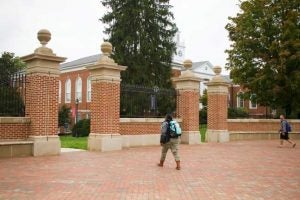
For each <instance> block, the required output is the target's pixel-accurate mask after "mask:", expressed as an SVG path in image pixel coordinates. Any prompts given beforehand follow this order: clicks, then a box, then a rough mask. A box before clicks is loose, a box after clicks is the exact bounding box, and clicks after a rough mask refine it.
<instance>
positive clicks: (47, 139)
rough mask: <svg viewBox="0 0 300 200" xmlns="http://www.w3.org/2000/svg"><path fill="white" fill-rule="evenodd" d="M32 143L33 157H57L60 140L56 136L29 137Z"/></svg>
mask: <svg viewBox="0 0 300 200" xmlns="http://www.w3.org/2000/svg"><path fill="white" fill-rule="evenodd" d="M29 140H31V141H33V143H34V145H33V152H32V154H33V156H46V155H59V154H60V146H61V144H60V139H59V136H57V135H51V136H30V137H29Z"/></svg>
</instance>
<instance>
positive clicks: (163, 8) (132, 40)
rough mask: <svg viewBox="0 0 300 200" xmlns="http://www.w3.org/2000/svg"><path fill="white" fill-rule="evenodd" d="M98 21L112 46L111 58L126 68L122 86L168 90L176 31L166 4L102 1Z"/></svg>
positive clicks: (148, 0)
mask: <svg viewBox="0 0 300 200" xmlns="http://www.w3.org/2000/svg"><path fill="white" fill-rule="evenodd" d="M102 4H103V6H105V7H106V8H107V9H108V11H107V13H106V14H105V15H104V16H103V17H102V18H101V21H102V22H103V23H105V24H106V25H107V27H106V28H105V31H104V33H105V34H107V35H108V41H109V42H111V43H112V45H113V52H114V54H113V56H112V57H113V58H114V59H115V61H116V62H117V63H119V64H121V65H125V66H128V69H127V70H126V71H124V72H122V75H121V76H122V81H123V83H125V84H131V85H144V86H148V87H153V86H158V87H159V88H171V87H172V83H171V79H170V77H171V62H172V56H173V54H174V53H175V52H176V44H175V42H174V40H173V38H174V36H175V34H176V32H177V27H176V25H175V23H174V22H173V19H174V17H173V14H172V12H171V11H170V9H171V8H172V6H171V5H170V4H169V1H168V0H164V1H157V0H102Z"/></svg>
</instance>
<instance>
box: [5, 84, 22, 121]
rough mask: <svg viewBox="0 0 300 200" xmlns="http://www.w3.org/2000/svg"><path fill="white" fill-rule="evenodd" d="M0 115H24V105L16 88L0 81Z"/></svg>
mask: <svg viewBox="0 0 300 200" xmlns="http://www.w3.org/2000/svg"><path fill="white" fill-rule="evenodd" d="M0 100H1V101H0V116H7V117H8V116H10V117H18V116H24V114H25V110H24V108H25V105H24V101H23V99H22V97H21V96H20V93H19V92H18V90H17V88H13V87H7V86H5V85H1V83H0Z"/></svg>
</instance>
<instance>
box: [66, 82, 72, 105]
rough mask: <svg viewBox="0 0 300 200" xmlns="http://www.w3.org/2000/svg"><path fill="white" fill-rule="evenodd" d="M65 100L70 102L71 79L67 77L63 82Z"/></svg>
mask: <svg viewBox="0 0 300 200" xmlns="http://www.w3.org/2000/svg"><path fill="white" fill-rule="evenodd" d="M65 91H66V92H65V93H66V94H65V102H66V103H70V102H71V80H70V79H68V80H67V81H66V84H65Z"/></svg>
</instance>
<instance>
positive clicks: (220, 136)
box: [206, 129, 229, 142]
mask: <svg viewBox="0 0 300 200" xmlns="http://www.w3.org/2000/svg"><path fill="white" fill-rule="evenodd" d="M206 142H229V132H228V130H209V129H208V130H207V132H206Z"/></svg>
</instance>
